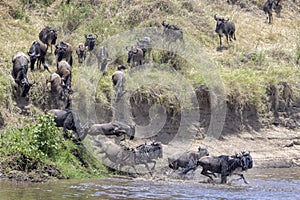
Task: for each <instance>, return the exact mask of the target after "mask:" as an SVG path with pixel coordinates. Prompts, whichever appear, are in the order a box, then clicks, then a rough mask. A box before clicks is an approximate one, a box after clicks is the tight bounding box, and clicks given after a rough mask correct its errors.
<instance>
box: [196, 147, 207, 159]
mask: <svg viewBox="0 0 300 200" xmlns="http://www.w3.org/2000/svg"><path fill="white" fill-rule="evenodd" d="M198 153H199V154H200V157H203V156H208V155H209V153H208V151H207V149H205V148H201V146H199V147H198Z"/></svg>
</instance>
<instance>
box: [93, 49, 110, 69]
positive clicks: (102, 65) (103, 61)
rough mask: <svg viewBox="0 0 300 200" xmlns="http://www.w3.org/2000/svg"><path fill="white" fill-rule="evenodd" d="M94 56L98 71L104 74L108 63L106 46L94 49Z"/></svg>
mask: <svg viewBox="0 0 300 200" xmlns="http://www.w3.org/2000/svg"><path fill="white" fill-rule="evenodd" d="M95 55H96V57H97V62H98V69H99V70H100V71H101V72H102V73H104V72H105V71H106V66H107V63H108V61H109V58H108V56H109V55H108V49H107V47H106V46H100V47H98V48H96V49H95Z"/></svg>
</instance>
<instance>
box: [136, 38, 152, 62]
mask: <svg viewBox="0 0 300 200" xmlns="http://www.w3.org/2000/svg"><path fill="white" fill-rule="evenodd" d="M136 45H137V47H139V48H141V49H142V50H143V55H144V58H145V56H146V54H148V57H149V59H150V57H151V51H152V45H151V39H150V37H144V38H142V39H139V40H138V42H137V44H136Z"/></svg>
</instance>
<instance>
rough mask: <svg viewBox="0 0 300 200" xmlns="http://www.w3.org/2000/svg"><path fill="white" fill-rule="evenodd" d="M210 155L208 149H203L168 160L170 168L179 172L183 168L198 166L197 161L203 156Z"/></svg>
mask: <svg viewBox="0 0 300 200" xmlns="http://www.w3.org/2000/svg"><path fill="white" fill-rule="evenodd" d="M208 155H209V153H208V151H207V149H203V148H201V147H199V148H198V151H197V152H195V151H187V152H184V153H179V154H174V155H172V156H171V157H169V158H168V163H169V167H170V168H171V169H174V170H177V169H178V168H179V167H181V168H190V167H195V166H196V165H197V161H198V160H199V159H200V158H202V157H203V156H208Z"/></svg>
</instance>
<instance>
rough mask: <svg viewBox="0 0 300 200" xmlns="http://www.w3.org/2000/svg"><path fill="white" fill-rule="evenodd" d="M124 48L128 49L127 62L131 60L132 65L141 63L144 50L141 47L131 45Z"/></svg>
mask: <svg viewBox="0 0 300 200" xmlns="http://www.w3.org/2000/svg"><path fill="white" fill-rule="evenodd" d="M126 50H127V51H128V58H127V63H130V62H131V63H132V66H133V67H136V66H138V65H142V64H143V60H144V52H143V50H142V49H141V48H138V47H131V48H130V49H128V47H126Z"/></svg>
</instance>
